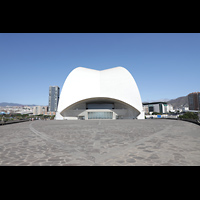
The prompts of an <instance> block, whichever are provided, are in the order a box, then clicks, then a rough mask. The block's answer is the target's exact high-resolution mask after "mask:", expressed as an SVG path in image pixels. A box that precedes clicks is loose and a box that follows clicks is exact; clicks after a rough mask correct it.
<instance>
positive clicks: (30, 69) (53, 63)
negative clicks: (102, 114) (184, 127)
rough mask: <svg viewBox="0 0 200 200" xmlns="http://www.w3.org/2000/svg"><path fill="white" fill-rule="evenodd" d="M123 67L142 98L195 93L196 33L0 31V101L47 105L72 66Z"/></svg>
mask: <svg viewBox="0 0 200 200" xmlns="http://www.w3.org/2000/svg"><path fill="white" fill-rule="evenodd" d="M79 66H82V67H86V68H90V69H97V70H104V69H108V68H114V67H117V66H122V67H125V68H126V69H127V70H128V71H129V72H130V73H131V74H132V76H133V77H134V79H135V81H136V83H137V85H138V88H139V91H140V95H141V98H142V102H151V101H153V100H161V99H175V98H177V97H181V96H186V95H188V94H189V93H192V92H200V78H199V74H200V33H0V69H1V95H0V103H1V102H11V103H19V104H23V105H31V104H35V105H48V98H49V86H52V85H57V86H59V87H60V92H61V91H62V87H63V84H64V81H65V79H66V77H67V76H68V75H69V73H70V72H71V71H72V70H73V69H75V68H76V67H79Z"/></svg>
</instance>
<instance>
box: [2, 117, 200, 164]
mask: <svg viewBox="0 0 200 200" xmlns="http://www.w3.org/2000/svg"><path fill="white" fill-rule="evenodd" d="M0 165H1V166H8V165H11V166H19V165H24V166H65V165H66V166H113V165H114V166H128V165H130V166H136V165H139V166H152V165H153V166H154V165H158V166H163V165H164V166H169V165H172V166H177V165H181V166H182V165H183V166H185V165H189V166H196V165H200V126H198V125H196V124H193V123H189V122H184V121H180V120H166V119H157V120H152V119H148V120H147V119H146V120H86V121H84V120H78V121H67V120H64V121H55V120H52V121H42V120H40V121H33V122H32V121H29V122H23V123H18V124H10V125H4V126H0Z"/></svg>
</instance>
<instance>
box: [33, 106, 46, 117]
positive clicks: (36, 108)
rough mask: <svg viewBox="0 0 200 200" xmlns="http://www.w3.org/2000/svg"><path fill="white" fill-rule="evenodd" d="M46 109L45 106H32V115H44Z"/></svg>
mask: <svg viewBox="0 0 200 200" xmlns="http://www.w3.org/2000/svg"><path fill="white" fill-rule="evenodd" d="M47 109H48V107H47V106H34V107H33V115H46V114H47Z"/></svg>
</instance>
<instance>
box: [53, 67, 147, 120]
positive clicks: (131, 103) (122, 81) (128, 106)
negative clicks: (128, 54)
mask: <svg viewBox="0 0 200 200" xmlns="http://www.w3.org/2000/svg"><path fill="white" fill-rule="evenodd" d="M121 118H123V119H135V118H137V119H144V112H143V107H142V101H141V97H140V93H139V90H138V87H137V85H136V82H135V80H134V79H133V77H132V75H131V74H130V73H129V72H128V71H127V70H126V69H125V68H123V67H115V68H111V69H107V70H102V71H98V70H93V69H87V68H83V67H78V68H76V69H74V70H73V71H72V72H71V73H70V74H69V75H68V77H67V79H66V81H65V83H64V85H63V88H62V91H61V94H60V100H59V104H58V111H57V112H56V117H55V119H56V120H63V119H67V120H70V119H86V120H87V119H121Z"/></svg>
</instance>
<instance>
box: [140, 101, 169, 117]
mask: <svg viewBox="0 0 200 200" xmlns="http://www.w3.org/2000/svg"><path fill="white" fill-rule="evenodd" d="M143 109H144V111H145V114H148V113H153V112H157V113H161V114H162V113H168V112H169V111H172V110H173V106H172V105H171V104H168V103H167V102H151V103H143Z"/></svg>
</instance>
